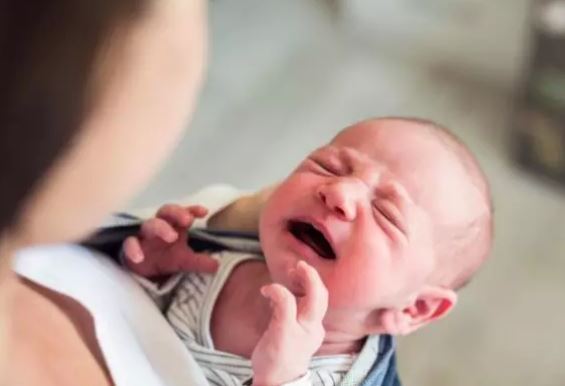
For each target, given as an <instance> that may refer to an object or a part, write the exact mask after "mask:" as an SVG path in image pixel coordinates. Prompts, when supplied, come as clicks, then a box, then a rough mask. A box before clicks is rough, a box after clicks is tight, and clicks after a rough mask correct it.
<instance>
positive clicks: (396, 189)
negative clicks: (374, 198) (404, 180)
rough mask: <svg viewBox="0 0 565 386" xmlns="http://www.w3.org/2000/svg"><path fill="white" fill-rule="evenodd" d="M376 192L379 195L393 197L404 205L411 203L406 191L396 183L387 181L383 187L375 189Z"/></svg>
mask: <svg viewBox="0 0 565 386" xmlns="http://www.w3.org/2000/svg"><path fill="white" fill-rule="evenodd" d="M377 191H379V192H380V193H381V194H385V195H387V196H392V197H394V198H395V199H397V200H399V201H400V202H401V204H404V205H406V204H409V203H412V202H413V201H412V197H410V194H409V193H408V191H407V190H406V189H405V188H404V186H402V184H401V183H400V182H398V181H388V182H387V183H386V184H385V185H384V186H381V187H379V188H377Z"/></svg>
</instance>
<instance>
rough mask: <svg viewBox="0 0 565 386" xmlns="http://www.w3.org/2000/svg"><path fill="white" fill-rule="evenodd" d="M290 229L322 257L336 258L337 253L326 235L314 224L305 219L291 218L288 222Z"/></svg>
mask: <svg viewBox="0 0 565 386" xmlns="http://www.w3.org/2000/svg"><path fill="white" fill-rule="evenodd" d="M288 230H289V232H290V233H291V234H292V235H293V236H294V237H296V238H297V239H298V240H299V241H301V242H303V243H304V244H306V245H307V246H309V247H310V248H311V249H312V250H313V251H314V252H316V253H317V254H318V255H319V256H320V257H322V258H324V259H329V260H335V258H336V255H335V252H334V250H333V248H332V245H331V244H330V242H329V241H328V240H327V239H326V236H324V234H323V233H322V232H320V231H319V230H318V229H316V228H315V227H314V226H313V225H312V224H310V223H307V222H304V221H297V220H291V221H289V222H288Z"/></svg>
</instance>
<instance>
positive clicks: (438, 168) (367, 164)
mask: <svg viewBox="0 0 565 386" xmlns="http://www.w3.org/2000/svg"><path fill="white" fill-rule="evenodd" d="M411 125H413V124H412V123H406V122H397V121H378V122H376V123H375V122H373V123H371V122H366V123H361V124H358V125H355V126H353V127H351V128H348V129H346V130H344V131H343V132H342V133H341V134H339V135H338V136H337V137H336V138H335V139H334V140H333V141H332V142H331V143H330V144H328V145H326V146H324V147H322V148H320V149H318V150H316V151H314V152H313V153H312V154H310V155H309V156H308V157H307V158H306V159H305V160H304V161H303V162H302V163H301V164H300V165H299V166H298V168H297V169H296V170H295V171H294V172H293V173H292V174H291V175H290V176H289V177H288V178H287V179H286V180H285V181H283V182H282V184H281V185H280V186H279V187H278V188H277V189H276V191H275V192H274V193H273V195H272V197H271V198H270V200H269V201H268V203H267V204H266V207H265V209H264V211H263V214H262V217H261V223H260V234H261V243H262V246H263V250H264V252H265V255H266V257H267V264H268V266H269V270H270V272H271V275H272V276H273V279H274V280H275V281H277V282H280V283H282V284H284V285H286V286H287V287H289V288H290V289H291V291H296V292H299V289H297V288H293V283H292V281H291V280H290V279H289V275H288V271H289V269H291V268H292V267H294V266H295V264H296V263H297V261H299V260H305V261H306V262H308V263H309V264H310V265H312V266H313V267H314V268H315V269H316V270H317V271H318V272H319V274H320V276H321V277H322V280H323V281H324V283H325V285H326V286H327V288H328V291H329V294H330V307H331V308H334V309H341V310H352V311H362V310H365V311H367V312H370V311H371V310H375V309H381V308H401V307H404V306H405V303H406V302H408V301H409V299H410V298H411V297H413V296H415V295H417V293H418V291H419V289H420V288H421V287H422V286H423V285H424V284H425V283H426V281H427V280H428V279H429V276H430V274H431V273H432V272H433V271H434V270H435V269H436V256H435V251H436V248H435V247H436V246H435V243H434V240H436V238H435V235H434V232H435V230H436V226H437V225H438V223H442V222H449V221H451V220H453V221H454V220H455V217H454V216H459V215H462V214H463V213H462V212H464V211H465V208H461V205H460V201H459V196H458V194H459V193H458V192H459V190H460V188H461V189H462V188H463V186H460V185H462V184H464V183H466V179H464V177H463V176H462V172H461V170H460V169H459V168H460V167H459V166H457V165H455V164H456V163H455V162H453V159H452V158H451V157H452V155H451V154H450V153H449V152H447V151H446V150H445V149H444V147H443V146H442V145H441V144H440V143H439V142H438V140H437V138H435V137H434V136H432V135H430V134H429V133H427V132H425V131H422V130H418V129H416V130H414V128H413V127H410V126H411ZM386 126H397V127H386Z"/></svg>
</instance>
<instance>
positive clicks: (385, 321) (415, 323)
mask: <svg viewBox="0 0 565 386" xmlns="http://www.w3.org/2000/svg"><path fill="white" fill-rule="evenodd" d="M456 303H457V293H455V291H453V290H451V289H448V288H442V287H432V286H430V287H426V288H424V289H423V290H422V291H421V292H420V294H419V295H418V296H417V297H416V298H415V299H414V300H413V301H412V302H411V303H410V304H409V305H408V306H407V307H405V308H403V309H393V308H390V309H385V310H379V311H378V313H376V314H375V315H373V317H371V322H370V323H371V324H372V326H371V328H372V329H373V330H374V331H375V333H381V334H383V333H384V334H390V335H408V334H410V333H412V332H414V331H416V330H418V329H419V328H421V327H423V326H425V325H427V324H429V323H431V322H433V321H436V320H438V319H440V318H442V317H444V316H445V315H447V314H448V313H449V311H451V310H452V309H453V307H454V306H455V304H456ZM377 315H378V316H377Z"/></svg>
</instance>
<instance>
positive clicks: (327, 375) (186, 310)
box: [137, 230, 379, 386]
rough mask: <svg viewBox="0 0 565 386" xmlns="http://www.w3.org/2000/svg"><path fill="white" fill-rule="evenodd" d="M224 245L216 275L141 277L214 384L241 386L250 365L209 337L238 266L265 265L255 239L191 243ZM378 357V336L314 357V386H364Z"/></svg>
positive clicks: (207, 238) (205, 236)
mask: <svg viewBox="0 0 565 386" xmlns="http://www.w3.org/2000/svg"><path fill="white" fill-rule="evenodd" d="M198 240H204V242H212V243H216V245H217V244H218V243H219V245H220V246H223V247H225V250H223V251H220V252H215V253H212V256H214V257H216V258H217V259H218V261H219V262H220V267H219V269H218V271H217V272H216V273H215V274H201V273H186V274H178V275H175V276H173V277H171V278H170V279H169V280H168V281H166V282H165V283H163V284H161V285H156V284H155V283H153V282H151V281H148V280H146V279H144V278H139V277H137V279H138V281H140V283H141V284H142V285H143V286H144V287H145V288H146V290H147V291H148V293H149V294H150V295H151V296H152V297H153V298H154V300H155V301H156V303H157V304H158V305H159V306H160V307H161V309H162V311H163V312H164V315H165V316H166V318H167V320H168V321H169V323H170V324H171V326H172V327H173V329H174V330H175V332H176V333H177V335H178V336H179V338H180V339H181V340H182V341H183V342H184V344H185V345H186V347H187V348H188V349H189V350H190V352H191V353H192V354H193V356H194V358H195V359H196V362H197V363H198V364H199V365H200V366H201V367H202V369H203V371H204V373H205V375H206V378H207V379H208V381H209V382H210V384H212V385H219V386H224V385H234V386H235V385H242V384H244V383H245V382H247V381H249V379H251V378H252V376H253V372H252V368H251V361H250V360H249V359H246V358H243V357H240V356H238V355H234V354H230V353H226V352H222V351H218V350H216V349H215V348H214V342H213V341H212V336H211V333H210V323H211V318H212V312H213V310H214V305H215V302H216V300H217V298H218V295H219V293H220V291H221V290H222V288H223V286H224V285H225V283H226V281H227V279H228V278H229V276H230V275H231V273H232V271H233V269H234V268H235V267H236V265H238V264H240V263H242V262H245V261H249V260H260V259H263V256H262V255H261V254H260V253H259V252H260V249H259V245H258V243H257V241H256V240H253V239H252V238H245V237H244V238H233V237H222V236H221V235H218V234H213V232H207V231H201V230H193V231H191V241H192V242H198ZM218 249H222V248H221V247H220V248H218ZM378 356H379V337H378V336H373V337H369V338H368V339H367V341H366V343H365V345H364V347H363V349H362V351H361V352H360V353H359V354H356V355H349V354H345V355H331V356H318V357H314V358H312V361H311V363H310V380H311V383H312V384H313V385H317V386H329V385H360V384H361V383H362V382H363V380H364V379H365V378H366V376H367V375H368V373H369V372H370V371H371V368H372V367H373V366H374V364H375V363H376V361H377V359H378Z"/></svg>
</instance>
